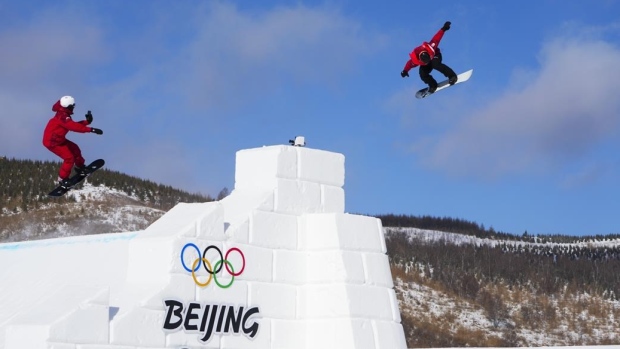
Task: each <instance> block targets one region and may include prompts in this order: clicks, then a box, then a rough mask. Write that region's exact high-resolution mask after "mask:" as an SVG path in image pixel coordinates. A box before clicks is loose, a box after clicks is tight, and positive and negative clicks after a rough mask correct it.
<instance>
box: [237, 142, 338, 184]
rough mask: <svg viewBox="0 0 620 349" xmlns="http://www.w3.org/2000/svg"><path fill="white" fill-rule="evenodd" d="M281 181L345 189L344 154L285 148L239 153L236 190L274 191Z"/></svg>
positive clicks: (276, 147)
mask: <svg viewBox="0 0 620 349" xmlns="http://www.w3.org/2000/svg"><path fill="white" fill-rule="evenodd" d="M278 178H282V179H292V180H301V181H307V182H313V183H317V184H327V185H333V186H338V187H342V186H343V185H344V155H342V154H338V153H332V152H327V151H323V150H317V149H310V148H305V147H291V146H284V145H279V146H270V147H262V148H256V149H249V150H242V151H239V152H237V163H236V172H235V189H239V190H243V189H249V190H256V189H273V188H275V187H276V186H277V182H276V179H278Z"/></svg>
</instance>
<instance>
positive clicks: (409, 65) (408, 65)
mask: <svg viewBox="0 0 620 349" xmlns="http://www.w3.org/2000/svg"><path fill="white" fill-rule="evenodd" d="M417 66H418V65H417V64H415V63H413V61H412V60H408V61H407V63H406V64H405V68H404V69H403V70H404V71H406V72H409V71H410V70H411V69H413V68H415V67H417Z"/></svg>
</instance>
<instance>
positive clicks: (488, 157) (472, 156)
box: [412, 39, 620, 177]
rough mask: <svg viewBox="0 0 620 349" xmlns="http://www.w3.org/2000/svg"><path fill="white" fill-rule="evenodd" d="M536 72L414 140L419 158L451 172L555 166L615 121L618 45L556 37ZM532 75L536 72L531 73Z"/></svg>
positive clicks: (614, 128) (618, 122) (579, 153)
mask: <svg viewBox="0 0 620 349" xmlns="http://www.w3.org/2000/svg"><path fill="white" fill-rule="evenodd" d="M539 60H540V71H538V72H537V73H536V74H531V73H530V72H525V74H526V75H527V78H528V79H530V82H529V84H526V85H524V84H523V81H524V80H525V79H521V78H519V77H518V76H517V78H516V80H518V81H519V85H520V88H519V89H518V90H511V91H508V92H506V93H504V94H503V95H502V96H501V97H500V98H498V99H497V100H495V101H494V102H492V103H490V104H489V105H487V106H486V107H484V108H483V109H481V110H479V111H477V112H473V113H471V114H470V115H468V116H467V117H465V118H463V119H462V121H461V122H460V123H458V124H456V125H454V127H453V128H452V129H450V130H448V131H447V132H445V133H443V134H441V135H439V136H437V137H436V138H434V139H432V140H429V139H424V140H423V141H422V142H420V143H418V144H415V145H413V146H412V149H413V151H414V152H415V153H417V154H418V155H419V157H420V159H421V161H422V162H423V163H424V164H425V165H427V166H429V167H432V168H435V169H440V170H442V171H445V172H449V173H451V174H456V175H471V176H476V177H494V176H501V175H506V174H508V175H510V174H520V173H536V172H554V171H555V170H557V169H561V168H562V166H565V165H566V164H569V163H571V162H573V161H574V160H578V159H580V158H583V157H585V156H587V154H588V153H589V152H591V151H592V150H593V149H594V148H596V146H597V145H599V144H600V143H601V142H603V141H604V140H607V139H609V138H610V137H612V136H613V135H615V134H617V133H618V129H619V127H620V99H619V98H618V97H617V96H618V92H617V91H618V90H620V79H618V77H619V76H620V65H618V62H620V48H618V47H617V46H614V45H613V44H610V43H608V42H605V41H602V40H597V41H583V40H579V39H557V40H554V41H552V42H550V43H548V44H547V45H545V47H544V48H543V49H542V50H541V52H540V53H539ZM532 76H534V78H532Z"/></svg>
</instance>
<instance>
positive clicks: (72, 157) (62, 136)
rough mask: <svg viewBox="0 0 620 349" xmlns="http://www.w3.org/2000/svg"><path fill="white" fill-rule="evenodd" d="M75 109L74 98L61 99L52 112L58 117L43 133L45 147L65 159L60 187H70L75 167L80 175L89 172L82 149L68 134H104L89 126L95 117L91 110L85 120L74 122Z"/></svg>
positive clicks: (51, 120) (48, 124)
mask: <svg viewBox="0 0 620 349" xmlns="http://www.w3.org/2000/svg"><path fill="white" fill-rule="evenodd" d="M74 108H75V99H74V98H73V97H71V96H64V97H62V98H60V99H59V100H58V101H57V102H56V103H54V105H53V106H52V111H54V112H56V115H54V116H53V117H52V118H51V119H50V120H49V122H48V123H47V126H46V127H45V131H44V132H43V145H44V146H45V147H46V148H47V149H49V151H51V152H52V153H54V154H56V155H58V156H59V157H60V158H62V159H63V163H62V165H61V166H60V170H59V171H58V184H59V185H60V186H69V185H70V181H69V176H70V175H71V169H72V168H73V166H75V169H76V172H77V173H78V174H86V172H87V171H88V170H87V169H86V167H85V164H84V162H85V161H84V158H83V157H82V151H81V150H80V147H78V145H77V144H75V143H73V142H71V141H70V140H68V139H67V138H66V135H67V133H68V132H69V131H73V132H79V133H87V132H92V133H95V134H98V135H101V134H103V131H101V130H100V129H98V128H94V127H89V126H87V125H90V124H91V123H92V122H93V115H92V113H91V112H90V110H89V111H88V113H86V119H85V120H82V121H78V122H75V121H73V119H71V115H72V114H73V109H74Z"/></svg>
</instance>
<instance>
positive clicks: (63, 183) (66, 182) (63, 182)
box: [58, 177, 71, 188]
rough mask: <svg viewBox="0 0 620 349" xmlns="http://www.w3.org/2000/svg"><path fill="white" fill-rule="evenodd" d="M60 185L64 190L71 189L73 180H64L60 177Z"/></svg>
mask: <svg viewBox="0 0 620 349" xmlns="http://www.w3.org/2000/svg"><path fill="white" fill-rule="evenodd" d="M58 185H59V186H61V187H63V188H69V187H70V186H71V180H70V179H69V178H65V179H62V178H60V177H58Z"/></svg>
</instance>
